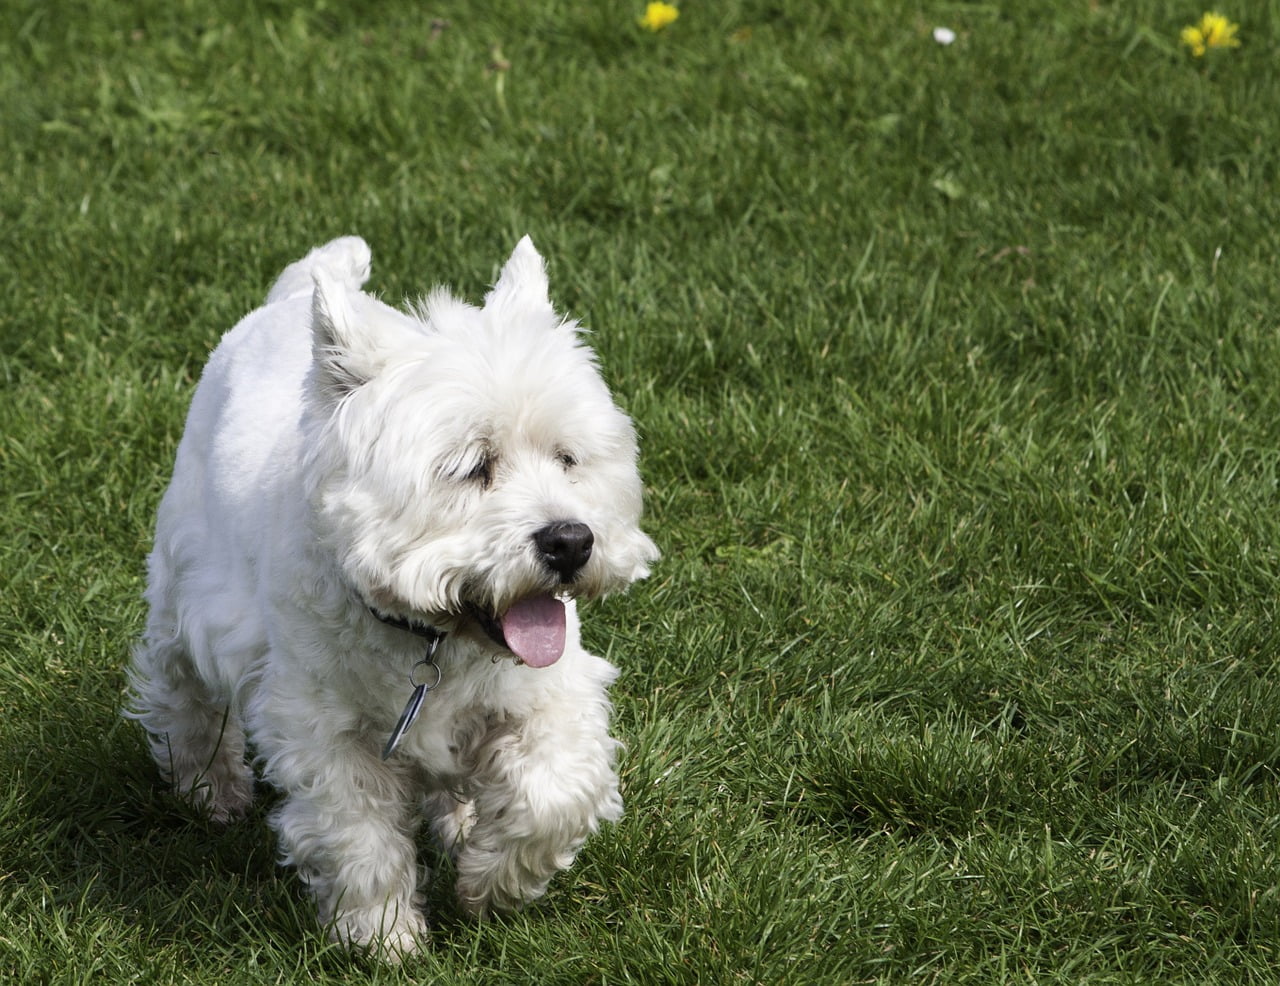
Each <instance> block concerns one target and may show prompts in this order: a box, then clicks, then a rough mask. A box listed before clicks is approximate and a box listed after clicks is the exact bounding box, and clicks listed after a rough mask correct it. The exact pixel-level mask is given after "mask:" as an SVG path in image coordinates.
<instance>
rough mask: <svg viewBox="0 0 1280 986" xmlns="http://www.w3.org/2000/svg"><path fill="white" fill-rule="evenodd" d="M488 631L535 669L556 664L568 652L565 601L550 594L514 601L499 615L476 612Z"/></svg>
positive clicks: (499, 642)
mask: <svg viewBox="0 0 1280 986" xmlns="http://www.w3.org/2000/svg"><path fill="white" fill-rule="evenodd" d="M474 615H475V618H476V620H477V622H479V624H480V625H481V626H482V627H484V631H485V633H487V634H488V635H489V636H490V637H492V638H493V640H494V642H495V643H498V644H501V645H502V646H503V647H505V648H507V650H509V651H511V653H513V654H514V655H515V656H516V657H518V658H520V660H522V661H524V663H525V664H527V665H529V667H531V668H545V667H550V666H551V665H552V664H555V663H556V661H558V660H560V656H561V655H562V654H563V653H564V639H565V615H564V603H563V602H561V601H560V600H559V599H557V598H556V597H555V596H552V595H550V594H544V595H541V596H531V597H530V598H528V599H521V600H520V601H518V602H515V603H512V604H511V607H510V608H509V609H508V610H507V611H506V612H505V613H502V614H501V615H499V616H492V615H490V614H487V613H482V612H479V611H475V612H474Z"/></svg>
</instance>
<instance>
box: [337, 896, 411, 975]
mask: <svg viewBox="0 0 1280 986" xmlns="http://www.w3.org/2000/svg"><path fill="white" fill-rule="evenodd" d="M329 937H330V938H331V939H332V940H334V941H336V942H340V943H341V944H343V945H347V946H349V947H351V948H358V949H360V950H362V951H364V952H367V953H369V954H370V955H373V956H376V957H378V958H381V959H383V960H385V961H387V962H391V963H399V962H401V961H402V960H403V959H404V958H405V956H408V955H412V954H413V953H414V952H416V951H418V950H419V949H420V948H422V946H423V945H424V944H425V943H426V939H427V922H426V919H425V918H424V917H423V916H422V915H421V914H420V913H418V911H417V910H416V909H409V910H408V911H400V912H397V913H396V914H395V915H394V916H392V915H391V914H389V913H388V911H387V909H386V908H362V909H358V910H351V911H343V912H342V913H341V914H339V915H338V919H337V920H336V921H335V922H334V923H333V924H332V926H331V927H330V932H329Z"/></svg>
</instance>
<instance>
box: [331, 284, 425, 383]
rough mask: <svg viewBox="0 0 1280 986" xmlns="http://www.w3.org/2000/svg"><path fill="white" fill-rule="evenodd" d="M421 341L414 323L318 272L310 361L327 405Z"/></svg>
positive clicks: (393, 310) (346, 285)
mask: <svg viewBox="0 0 1280 986" xmlns="http://www.w3.org/2000/svg"><path fill="white" fill-rule="evenodd" d="M420 337H421V330H420V329H419V328H418V327H417V325H416V323H415V322H414V321H413V320H412V319H410V318H408V317H406V316H404V315H402V314H400V313H399V312H397V311H396V310H395V309H393V308H390V307H388V306H387V305H384V304H383V303H382V302H380V301H378V300H377V299H375V298H371V297H369V296H368V295H366V294H364V293H363V292H361V291H358V290H356V291H353V290H351V287H350V285H349V284H347V283H346V282H345V281H344V280H342V279H340V278H337V277H334V276H333V275H332V274H330V273H329V272H328V271H325V270H324V269H320V270H317V271H316V272H315V291H314V293H313V294H312V297H311V358H312V362H313V364H314V367H315V381H316V385H317V387H318V388H319V390H320V392H321V393H323V394H325V395H327V396H329V397H330V398H332V399H333V400H335V401H336V400H340V399H341V398H343V397H345V396H346V395H347V394H349V393H351V392H352V391H354V390H356V389H358V388H359V387H361V386H363V385H364V384H366V383H368V382H369V381H370V380H372V379H373V378H374V377H375V376H377V375H378V373H379V372H380V371H381V370H382V368H383V367H384V366H386V365H387V362H388V360H390V359H391V357H392V356H394V355H395V354H396V353H397V352H403V351H404V350H405V349H406V348H407V347H408V346H410V345H411V344H412V341H413V339H415V338H420Z"/></svg>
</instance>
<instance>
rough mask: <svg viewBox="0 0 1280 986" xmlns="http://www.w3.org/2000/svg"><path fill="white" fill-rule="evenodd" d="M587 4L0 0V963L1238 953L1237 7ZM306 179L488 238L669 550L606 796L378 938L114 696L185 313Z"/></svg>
mask: <svg viewBox="0 0 1280 986" xmlns="http://www.w3.org/2000/svg"><path fill="white" fill-rule="evenodd" d="M361 8H363V9H361ZM641 9H642V4H641V3H635V4H632V5H626V4H622V5H614V4H597V3H569V2H565V0H529V2H527V3H517V2H506V3H500V2H497V0H487V2H485V0H469V2H462V0H433V2H432V3H429V4H419V3H412V2H409V0H385V2H378V3H371V4H363V5H356V4H347V3H342V2H338V0H313V2H307V3H303V4H297V5H294V4H283V3H275V2H253V0H218V2H215V3H213V4H208V3H206V4H195V3H190V2H186V0H178V2H168V3H156V2H151V0H146V2H138V3H132V4H99V3H86V2H83V0H81V2H73V0H39V2H37V0H11V2H9V3H7V4H5V5H3V6H2V7H0V135H3V140H0V162H2V163H0V175H3V176H4V178H3V181H0V217H2V219H3V221H2V222H0V257H2V258H3V261H2V262H0V293H2V295H3V297H4V299H5V304H4V307H3V312H0V387H2V388H3V390H2V396H0V777H2V784H0V981H4V982H14V983H40V984H72V983H89V982H92V983H94V984H117V983H121V984H122V983H138V984H150V983H157V984H159V983H170V982H175V981H184V982H192V983H203V984H213V983H218V984H241V983H245V984H247V983H255V984H257V983H303V982H307V983H312V982H318V983H365V982H370V983H379V982H385V983H390V982H403V981H405V980H406V979H409V980H419V981H423V982H441V983H473V982H474V983H479V982H484V983H524V982H551V983H607V984H617V983H642V984H648V983H665V982H671V983H753V982H758V983H767V984H777V983H814V984H819V983H821V984H826V983H858V982H884V983H897V982H913V983H914V982H921V983H932V982H936V983H976V984H981V983H1003V982H1010V983H1140V982H1152V983H1157V982H1158V983H1216V982H1257V983H1272V982H1275V979H1276V976H1277V972H1276V970H1277V968H1280V778H1278V777H1277V773H1278V771H1280V669H1278V668H1277V666H1276V656H1277V651H1278V644H1280V632H1278V631H1277V629H1276V616H1277V601H1276V575H1277V572H1278V571H1280V547H1278V546H1280V491H1278V487H1277V483H1278V482H1280V386H1277V381H1278V380H1280V324H1278V321H1280V320H1278V317H1277V313H1280V278H1278V277H1277V265H1276V258H1277V254H1280V233H1278V232H1277V231H1278V230H1280V196H1277V195H1276V191H1275V190H1276V183H1277V180H1278V179H1280V115H1277V113H1276V112H1275V107H1276V106H1277V105H1280V79H1278V78H1277V72H1276V57H1277V51H1278V50H1280V3H1277V2H1276V0H1256V2H1251V3H1249V4H1236V5H1235V6H1234V7H1231V6H1224V7H1223V8H1222V10H1223V13H1225V14H1227V15H1228V16H1230V17H1232V19H1234V20H1238V21H1239V22H1240V25H1241V26H1240V38H1241V40H1242V42H1243V44H1242V46H1241V47H1240V48H1239V49H1238V50H1234V51H1227V52H1210V55H1211V56H1216V57H1209V58H1206V59H1204V60H1203V62H1199V61H1193V60H1192V59H1191V58H1190V57H1189V56H1188V55H1187V54H1186V53H1185V52H1184V51H1182V50H1180V49H1179V47H1178V42H1177V38H1178V31H1179V29H1180V28H1181V27H1182V26H1183V25H1185V24H1188V23H1191V22H1192V21H1193V20H1194V19H1195V18H1197V17H1198V16H1199V14H1200V13H1201V8H1200V7H1198V6H1196V5H1193V4H1190V3H1173V2H1156V0H1138V2H1132V3H1120V2H1106V0H1103V2H1098V3H1093V4H1086V3H1079V2H1066V0H1058V2H1053V3H1043V4H1021V3H1005V4H972V3H958V2H950V3H919V2H909V3H891V2H889V0H864V2H859V3H821V2H817V0H813V2H802V0H771V2H764V0H725V2H719V3H710V2H706V0H686V2H685V3H684V4H682V5H681V9H682V12H681V16H680V19H679V20H678V21H677V22H676V23H675V24H674V25H672V26H671V27H670V28H668V29H667V30H666V31H665V32H663V33H662V34H660V35H649V34H646V33H644V32H642V31H640V30H639V29H638V28H637V27H636V23H635V22H636V18H637V17H638V16H639V14H640V12H641ZM442 22H447V23H442ZM937 24H945V25H948V26H950V27H952V28H954V29H955V30H956V31H957V32H958V33H959V40H958V41H957V42H956V43H955V44H954V45H952V46H950V47H942V46H939V45H937V44H935V43H934V42H933V41H932V39H931V37H930V31H931V29H932V27H933V26H934V25H937ZM495 46H497V50H495ZM502 60H505V63H506V67H502ZM351 232H356V233H359V234H361V235H363V236H364V237H365V238H366V239H367V240H368V241H369V242H370V243H371V244H372V246H373V248H374V253H375V260H374V281H375V284H376V287H377V289H378V290H379V291H380V292H381V293H382V294H383V295H384V296H386V297H389V298H393V299H398V298H400V297H403V296H405V295H413V294H416V293H418V292H421V291H423V290H425V289H426V288H427V287H429V286H430V285H432V284H434V283H437V282H442V281H443V282H449V283H452V284H456V285H458V286H459V287H460V288H461V289H462V290H464V291H466V292H468V293H469V294H471V295H472V296H476V295H479V294H480V293H481V292H482V291H483V289H484V288H485V286H486V285H487V284H488V283H489V281H490V280H491V278H492V276H493V274H494V273H495V269H496V264H497V263H498V262H499V261H500V260H501V258H502V257H503V256H505V253H506V251H508V250H509V249H510V247H511V245H512V244H513V243H514V241H515V239H516V238H517V237H518V236H519V235H520V234H522V233H524V232H529V233H531V234H532V235H533V236H534V239H535V241H536V242H537V243H538V245H539V247H540V248H541V249H542V251H543V252H544V253H545V254H546V255H547V257H548V258H549V263H550V272H551V280H552V288H553V297H554V298H555V299H556V300H557V302H558V303H559V304H560V305H561V306H562V307H564V308H567V309H568V310H570V311H572V312H573V313H574V314H576V315H578V316H580V317H582V319H583V320H584V321H585V322H586V323H587V324H588V325H589V326H591V327H592V328H593V329H594V335H593V340H594V344H595V345H596V347H597V348H598V350H599V351H600V353H601V356H602V359H603V363H604V366H605V369H606V374H607V376H608V377H609V380H610V382H611V384H612V385H613V386H614V388H615V390H616V393H617V395H618V397H619V400H620V401H621V403H622V404H623V405H624V406H625V407H627V408H628V409H629V410H630V411H631V413H632V414H633V415H634V417H635V419H636V421H637V424H638V427H639V429H640V431H641V434H642V440H643V456H642V462H643V469H644V474H645V477H646V480H647V484H648V488H649V513H648V521H647V526H648V528H649V529H650V531H651V532H652V533H653V535H654V536H655V538H656V540H657V541H658V542H659V544H660V545H661V547H662V549H663V551H664V555H665V557H664V560H663V561H662V562H661V564H660V565H659V567H658V568H657V570H656V572H655V574H654V575H653V577H652V578H651V579H650V580H648V581H647V582H645V583H643V584H641V585H639V586H637V587H636V588H635V589H634V590H633V591H632V592H631V593H630V594H629V595H627V596H625V597H621V598H617V599H613V600H609V601H607V602H606V603H604V604H601V605H599V606H597V607H596V608H595V612H594V613H593V614H592V616H591V619H590V621H589V626H588V630H587V633H588V642H589V643H590V645H591V646H593V647H594V648H596V649H598V650H599V651H601V652H603V653H606V654H609V655H611V656H612V657H613V658H614V659H615V660H616V661H617V662H618V663H619V664H620V665H621V666H622V668H623V674H622V677H621V679H620V681H619V684H618V686H617V688H616V692H615V697H616V703H617V709H618V714H617V729H618V733H619V735H620V736H621V737H622V738H623V739H624V740H625V742H626V744H627V751H626V754H625V757H624V760H623V763H622V769H623V780H624V785H625V794H626V797H627V802H628V812H627V815H626V817H625V818H624V819H623V821H622V822H621V823H619V824H618V825H616V826H613V827H611V828H609V829H608V830H607V831H606V832H605V833H604V834H603V835H602V836H601V837H600V838H597V839H596V840H594V841H593V842H591V843H589V845H588V848H587V849H586V851H585V852H584V854H583V856H582V858H581V860H580V862H579V864H578V866H576V867H575V868H574V869H573V870H572V871H571V872H570V873H569V874H568V875H566V876H564V877H561V878H559V879H558V880H557V881H556V882H555V883H554V884H553V887H552V891H551V893H550V894H549V895H548V897H547V898H546V899H545V900H544V901H543V902H542V903H540V904H539V905H538V906H536V907H534V908H532V909H530V910H529V911H528V912H526V913H524V914H522V915H520V916H517V917H515V918H512V919H510V920H505V921H501V922H497V923H493V924H489V925H484V926H479V927H477V926H474V925H472V924H469V923H467V922H466V921H465V920H464V919H463V918H462V917H461V915H460V913H459V912H458V910H457V908H456V907H455V906H454V905H453V904H452V902H451V898H450V887H449V881H448V876H447V874H443V875H442V876H441V878H440V879H439V880H437V881H436V883H435V884H434V885H433V886H432V889H431V894H430V896H431V903H432V910H433V923H434V928H435V931H434V937H433V940H432V944H431V947H430V948H429V949H428V950H427V951H426V952H425V953H424V954H423V955H422V956H421V957H419V958H415V959H414V960H412V961H411V962H410V963H409V965H408V966H407V968H406V969H405V970H404V971H397V970H389V969H385V968H382V967H380V966H379V965H377V964H376V963H373V962H370V961H368V960H366V959H363V958H360V957H352V956H348V955H346V954H344V953H342V952H341V951H338V950H335V949H333V948H331V947H330V946H328V945H326V943H325V941H324V938H323V935H322V934H321V932H320V931H319V930H318V929H317V927H316V924H315V921H314V918H313V915H312V912H311V908H310V905H309V904H308V902H307V901H306V899H305V897H304V896H303V893H302V891H301V888H300V887H299V885H298V882H297V880H296V878H295V877H294V876H293V875H292V874H291V873H289V872H286V871H281V870H279V869H277V867H276V865H275V863H274V851H273V847H272V845H271V839H270V835H269V832H268V830H267V827H266V824H265V821H264V815H265V809H264V808H260V809H257V810H256V811H255V814H254V815H253V816H252V817H251V818H250V819H248V820H247V821H246V822H245V823H244V824H242V825H239V826H237V827H233V828H230V829H227V830H220V829H217V828H215V827H212V826H210V825H208V824H206V823H205V822H203V821H202V820H201V819H199V818H198V817H196V816H195V815H193V814H192V813H191V812H189V811H186V810H184V809H183V808H182V807H181V806H180V805H178V804H176V803H175V802H174V801H173V800H172V799H171V798H170V797H169V796H168V794H167V793H166V792H165V791H163V790H162V789H161V788H160V786H159V784H158V782H157V780H156V778H155V776H154V772H153V769H152V767H151V765H150V764H149V762H148V760H147V757H146V754H145V751H144V748H143V744H142V742H141V737H140V736H139V735H138V734H137V732H136V730H135V729H134V728H132V727H131V726H130V725H129V724H127V723H124V722H122V721H120V720H119V719H118V717H117V714H116V709H117V708H118V706H119V703H120V701H121V698H122V691H123V672H122V668H123V666H124V663H125V660H126V657H127V651H128V647H129V644H130V641H131V639H132V638H133V637H134V636H135V635H136V634H137V633H138V631H139V630H140V627H141V623H142V619H143V610H142V605H141V602H140V592H141V589H142V573H143V558H144V555H145V553H146V551H147V548H148V542H149V537H150V528H151V524H152V519H153V515H154V510H155V506H156V503H157V500H158V498H159V495H160V493H161V491H162V489H163V487H164V483H165V481H166V478H167V474H168V471H169V468H170V465H171V460H172V454H173V450H174V447H175V444H176V442H177V439H178V436H179V434H180V432H181V427H182V420H183V415H184V413H185V409H186V405H187V402H188V400H189V398H190V394H191V391H192V387H193V385H194V381H195V378H196V377H197V375H198V373H199V369H200V367H201V365H202V363H203V361H204V358H205V355H206V354H207V352H208V350H209V349H210V348H211V347H212V345H213V344H214V343H215V342H216V340H217V338H218V336H219V335H220V334H221V333H222V332H223V331H224V330H225V329H226V328H228V327H229V326H230V325H231V324H232V323H233V322H234V321H235V320H236V319H237V318H238V317H239V316H240V315H242V314H243V313H244V312H245V311H247V310H248V309H249V308H250V307H252V306H253V305H254V304H256V302H257V301H258V300H259V299H260V298H261V297H262V295H263V294H264V292H265V290H266V288H267V287H268V285H269V284H270V283H271V281H272V279H273V278H274V276H275V274H276V273H277V272H278V270H279V269H280V268H281V267H282V266H283V265H284V264H285V263H287V262H288V261H289V260H292V259H294V258H295V257H297V256H299V255H300V254H301V253H302V252H303V251H304V250H305V249H306V248H308V247H310V246H311V245H313V244H316V243H319V242H322V241H324V240H326V239H328V238H330V237H332V236H335V235H339V234H345V233H351Z"/></svg>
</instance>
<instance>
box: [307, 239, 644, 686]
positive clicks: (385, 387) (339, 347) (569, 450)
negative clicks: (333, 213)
mask: <svg viewBox="0 0 1280 986" xmlns="http://www.w3.org/2000/svg"><path fill="white" fill-rule="evenodd" d="M312 321H313V332H314V343H313V360H314V362H313V367H312V373H311V376H310V379H309V382H308V386H309V390H310V392H309V395H308V413H307V422H306V428H307V432H308V441H309V446H308V458H307V464H306V468H307V470H308V482H309V488H310V505H311V510H312V515H313V518H314V522H315V526H316V533H317V534H318V536H319V539H320V542H321V543H322V544H323V546H324V549H325V550H326V551H327V552H329V553H330V554H331V555H332V557H333V558H334V560H335V561H336V563H337V565H338V566H339V567H340V569H341V572H342V575H343V577H344V578H345V579H346V580H347V581H348V583H349V584H351V585H352V586H353V588H354V589H355V590H356V591H357V592H359V593H360V594H361V595H362V596H363V597H364V599H365V600H366V601H367V602H369V603H370V604H371V605H373V606H375V607H377V608H378V609H380V610H383V611H385V612H388V613H392V614H397V615H401V616H408V617H412V618H417V619H422V620H425V621H426V622H430V623H433V624H434V625H437V626H442V627H450V628H452V627H456V626H457V625H458V624H459V623H460V622H465V621H468V620H471V621H474V622H475V623H477V624H479V625H480V626H481V627H482V628H484V629H486V630H487V631H488V632H489V634H490V636H492V637H493V638H494V639H495V640H497V641H498V642H500V643H502V644H503V645H504V646H506V647H508V648H509V649H510V650H512V651H513V652H514V653H515V654H516V655H517V656H519V657H521V658H522V659H523V660H525V661H526V662H527V663H529V664H532V665H543V664H548V663H551V662H552V661H554V660H555V659H556V658H557V657H558V656H559V650H557V634H559V646H560V647H563V621H564V612H563V606H562V605H561V603H560V602H559V599H560V598H561V597H564V596H574V597H593V596H599V595H603V594H605V593H608V592H611V591H614V590H617V589H621V588H624V587H625V586H627V585H628V584H630V583H631V582H632V581H634V580H635V579H638V578H642V577H643V576H645V575H646V574H648V565H649V563H650V562H651V561H653V560H654V559H656V558H657V555H658V552H657V549H656V548H655V547H654V545H653V542H652V541H650V540H649V538H648V537H646V536H645V535H644V534H643V533H642V532H641V531H640V528H639V521H640V514H641V484H640V477H639V474H638V472H637V470H636V440H635V432H634V429H633V428H632V425H631V421H630V419H629V418H628V417H627V416H626V415H625V414H624V413H623V412H622V411H621V410H620V409H619V408H618V407H617V406H616V405H615V404H614V402H613V400H612V398H611V397H610V395H609V391H608V389H607V388H606V386H605V384H604V381H603V380H602V379H601V377H600V373H599V371H598V368H597V366H596V361H595V357H594V355H593V353H592V352H591V350H590V349H589V348H588V347H587V346H586V345H585V344H584V343H583V341H582V338H581V330H580V329H579V327H578V325H577V324H576V323H575V322H573V321H571V320H567V319H564V318H561V317H560V316H558V315H557V314H556V312H555V310H554V309H553V308H552V305H551V302H550V300H549V298H548V293H547V276H546V271H545V268H544V265H543V262H542V258H541V257H540V256H539V255H538V253H537V251H536V250H535V249H534V247H533V244H532V242H531V241H530V240H529V239H528V237H526V238H524V239H523V240H521V241H520V243H519V244H518V245H517V246H516V248H515V251H514V252H513V253H512V254H511V257H510V259H509V260H508V261H507V263H506V264H505V266H504V267H503V269H502V272H501V274H500V276H499V278H498V281H497V283H496V284H495V285H494V287H493V289H492V290H491V291H490V292H489V293H488V295H486V297H485V299H484V304H483V306H482V307H476V306H473V305H470V304H467V303H465V302H462V301H459V300H457V299H455V298H454V297H452V296H451V295H449V294H448V293H447V292H446V291H444V290H440V289H437V290H436V291H434V292H433V293H431V294H430V295H429V296H428V297H427V298H426V299H425V301H423V302H422V303H421V304H420V305H419V306H418V307H417V308H416V309H414V310H413V311H412V312H410V313H408V314H405V313H402V312H398V311H396V310H394V309H391V308H389V307H387V306H386V305H383V304H382V303H381V302H379V301H377V300H376V299H374V298H371V297H369V296H368V295H365V294H362V293H359V292H353V291H350V290H348V289H347V288H346V287H344V285H343V284H342V282H341V281H340V280H339V279H336V278H329V277H327V276H326V275H325V273H324V272H323V271H320V272H318V273H317V275H316V288H315V296H314V302H313V315H312Z"/></svg>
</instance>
